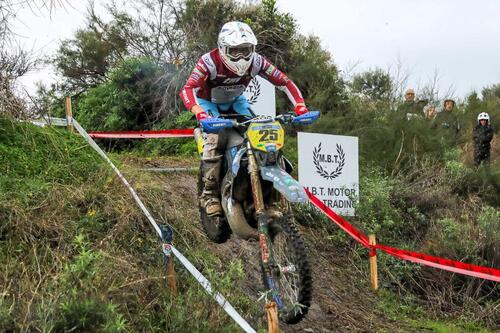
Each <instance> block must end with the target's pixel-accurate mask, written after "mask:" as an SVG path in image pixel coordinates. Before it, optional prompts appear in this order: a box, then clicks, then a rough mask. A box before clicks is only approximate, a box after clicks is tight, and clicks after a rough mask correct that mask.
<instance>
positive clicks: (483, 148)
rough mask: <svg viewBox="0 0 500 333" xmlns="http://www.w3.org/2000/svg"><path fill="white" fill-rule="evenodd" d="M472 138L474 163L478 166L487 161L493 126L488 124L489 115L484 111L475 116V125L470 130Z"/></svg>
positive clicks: (488, 159) (488, 160)
mask: <svg viewBox="0 0 500 333" xmlns="http://www.w3.org/2000/svg"><path fill="white" fill-rule="evenodd" d="M472 138H473V141H474V164H475V165H476V166H479V165H481V164H487V163H489V162H490V150H491V140H492V139H493V127H492V126H491V124H490V116H489V115H488V114H487V113H486V112H482V113H480V114H479V115H478V116H477V125H476V126H475V127H474V130H473V132H472Z"/></svg>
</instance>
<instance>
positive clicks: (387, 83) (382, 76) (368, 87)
mask: <svg viewBox="0 0 500 333" xmlns="http://www.w3.org/2000/svg"><path fill="white" fill-rule="evenodd" d="M350 86H351V89H352V91H353V92H354V93H356V94H358V95H360V96H361V97H363V98H367V99H369V100H372V101H377V100H386V99H388V98H390V97H391V92H392V89H393V83H392V79H391V76H390V75H389V73H387V72H384V71H383V70H381V69H380V68H376V69H374V70H368V71H365V72H363V73H360V74H357V75H355V76H354V77H353V79H352V82H351V84H350Z"/></svg>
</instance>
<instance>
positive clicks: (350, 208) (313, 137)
mask: <svg viewBox="0 0 500 333" xmlns="http://www.w3.org/2000/svg"><path fill="white" fill-rule="evenodd" d="M298 148H299V181H300V183H301V184H302V185H303V186H305V187H306V188H307V189H308V190H309V191H311V193H312V194H314V195H315V196H317V197H318V198H320V199H321V200H322V201H323V202H324V203H325V205H326V206H328V207H329V208H331V209H332V210H333V211H335V212H336V213H337V214H340V215H345V216H354V214H355V208H354V206H355V203H356V201H357V199H358V197H359V171H358V169H359V162H358V138H357V137H351V136H342V135H329V134H316V133H303V132H299V133H298Z"/></svg>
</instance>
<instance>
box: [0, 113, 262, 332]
mask: <svg viewBox="0 0 500 333" xmlns="http://www.w3.org/2000/svg"><path fill="white" fill-rule="evenodd" d="M0 152H1V155H0V156H1V157H0V167H1V169H2V170H6V171H5V172H2V174H1V175H0V218H1V221H2V222H1V224H0V265H1V266H2V274H1V275H0V331H2V332H3V331H16V332H17V331H21V332H28V331H44V332H67V331H74V332H83V331H89V330H90V331H99V332H137V331H148V332H161V331H165V330H167V329H168V331H169V332H186V331H191V332H237V331H239V329H238V328H237V326H236V325H235V324H234V322H233V321H232V320H231V319H230V318H229V317H228V316H227V315H226V314H225V313H224V312H223V310H222V309H221V308H220V307H218V306H217V305H216V303H215V301H213V300H212V299H211V297H210V296H209V295H207V294H206V293H205V291H204V290H203V289H202V288H201V287H200V286H199V285H198V283H197V282H196V281H195V280H194V278H193V277H191V276H190V275H189V273H187V272H186V271H185V270H184V269H183V268H182V267H181V266H180V265H179V264H178V263H177V274H178V281H179V294H178V295H177V296H174V295H171V294H170V293H169V292H168V289H167V288H166V281H165V268H164V267H163V264H162V254H161V246H160V242H159V240H158V239H157V238H156V235H155V234H154V232H153V230H152V229H151V227H150V226H149V224H148V223H147V221H146V220H145V218H144V216H143V215H142V213H141V212H140V211H139V209H138V208H136V206H135V204H134V203H133V201H132V199H131V196H130V194H129V193H128V191H126V189H125V188H124V187H123V186H122V184H121V183H120V182H119V181H118V180H117V179H116V178H115V177H114V176H113V174H112V173H111V172H110V169H109V167H108V166H106V165H105V164H104V163H103V162H101V159H100V157H98V155H97V154H95V153H94V152H93V150H92V149H91V148H89V147H88V146H87V145H86V143H85V142H84V141H83V140H82V139H81V138H79V137H78V136H77V135H73V134H70V133H66V132H65V131H64V130H57V129H53V128H38V127H35V126H32V125H29V124H25V123H16V122H11V121H10V120H7V119H3V118H0ZM119 164H121V163H119ZM129 171H131V170H129ZM132 174H134V173H133V172H132ZM143 175H144V177H142V178H141V177H137V178H135V177H133V178H134V179H133V181H134V186H135V187H136V188H137V189H138V191H139V192H140V193H141V196H143V197H144V198H145V199H146V200H145V201H146V202H147V203H148V206H150V207H153V208H154V209H152V210H153V212H154V214H155V216H157V217H158V221H160V222H169V223H172V224H175V228H176V230H179V231H183V230H184V229H188V230H189V229H191V231H187V232H184V231H183V232H179V234H176V235H179V236H178V237H177V238H176V244H177V246H178V248H179V249H180V250H181V251H182V252H186V255H187V256H188V257H189V259H190V260H192V261H193V263H194V264H195V266H197V267H199V268H200V269H201V270H202V272H203V273H204V274H205V275H206V276H207V277H208V278H209V279H210V280H212V281H215V283H214V285H215V288H216V290H219V291H220V292H221V293H222V294H224V295H226V296H227V298H228V300H229V301H231V302H232V303H233V304H234V305H235V306H236V307H237V308H239V309H241V311H242V312H243V314H244V315H246V316H249V317H250V318H258V317H259V314H258V311H256V310H255V304H254V302H252V301H251V299H249V298H248V297H246V295H245V294H244V292H243V291H241V290H239V289H235V288H234V287H233V285H234V282H235V281H237V280H239V279H241V274H242V271H243V265H242V263H241V261H233V262H232V263H231V264H230V265H229V266H226V265H225V264H224V263H223V262H222V260H221V259H219V258H218V257H217V256H215V255H214V254H213V253H212V252H211V251H210V249H209V248H207V247H206V246H198V244H200V243H202V242H204V240H203V236H202V235H201V234H200V233H199V232H194V233H193V231H194V230H192V229H193V228H192V216H191V215H189V214H190V213H192V210H193V207H191V204H190V202H189V201H185V200H183V199H182V196H181V197H180V198H177V197H175V196H174V198H173V197H172V196H171V195H169V193H166V192H165V191H164V188H163V187H162V186H161V184H155V182H154V181H153V179H152V176H151V175H148V174H143ZM182 212H186V213H182ZM187 212H189V213H187ZM181 234H182V236H180V235H181ZM213 267H216V268H218V269H213ZM211 268H212V269H211ZM258 322H259V321H258V320H257V322H254V324H258Z"/></svg>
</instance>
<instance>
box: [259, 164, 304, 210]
mask: <svg viewBox="0 0 500 333" xmlns="http://www.w3.org/2000/svg"><path fill="white" fill-rule="evenodd" d="M260 174H261V176H262V178H263V179H264V180H268V181H270V182H272V183H273V186H274V188H275V189H276V190H277V191H278V192H280V193H281V194H283V195H284V196H285V198H286V199H287V200H288V201H290V202H296V203H306V202H308V201H309V198H308V196H307V194H306V191H305V190H304V188H303V187H302V185H300V183H299V182H298V181H296V180H295V179H294V178H293V177H292V176H290V175H289V174H288V173H287V172H286V171H285V170H283V169H281V168H280V167H278V166H275V165H273V166H261V167H260Z"/></svg>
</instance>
